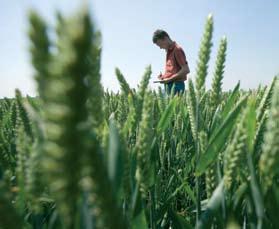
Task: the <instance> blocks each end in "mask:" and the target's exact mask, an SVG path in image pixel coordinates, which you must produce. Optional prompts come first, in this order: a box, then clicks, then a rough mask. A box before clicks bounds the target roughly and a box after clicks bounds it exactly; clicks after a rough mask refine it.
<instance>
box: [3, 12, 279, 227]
mask: <svg viewBox="0 0 279 229" xmlns="http://www.w3.org/2000/svg"><path fill="white" fill-rule="evenodd" d="M56 16H57V17H56V19H57V24H56V26H55V32H56V34H55V35H56V36H54V37H55V40H53V41H51V40H50V39H49V36H48V32H50V33H52V32H53V31H51V28H50V27H48V25H47V24H46V23H45V22H44V20H43V19H42V18H41V17H40V16H39V15H38V14H37V13H36V12H34V11H31V12H30V14H29V21H30V28H29V38H30V52H31V55H32V56H31V59H32V64H33V67H34V74H35V80H36V82H37V88H38V93H39V97H35V98H31V97H29V96H27V97H24V96H22V95H21V93H20V91H19V90H16V96H15V98H13V99H7V98H4V99H2V100H0V228H54V229H56V228H57V229H58V228H121V229H122V228H193V227H197V228H226V227H227V228H232V227H234V226H239V225H241V226H242V227H244V228H255V227H257V228H278V220H277V218H278V217H277V214H276V212H278V210H279V192H278V187H279V186H278V176H279V174H278V154H277V153H278V142H279V139H278V110H279V108H278V101H279V100H278V95H279V89H278V88H279V87H278V80H276V78H275V79H274V80H273V82H272V83H271V85H270V86H266V87H259V88H258V89H257V90H249V91H244V90H241V89H240V84H239V83H238V84H237V85H236V86H235V88H234V89H233V90H232V91H228V92H223V91H222V87H221V85H222V79H223V73H224V66H225V56H226V47H227V41H226V39H225V38H223V39H222V40H221V43H220V46H219V50H218V54H217V60H216V65H215V66H216V67H215V72H214V78H213V82H212V90H211V91H206V89H205V80H206V75H207V68H208V61H209V56H210V51H211V46H212V43H211V39H212V32H213V19H212V16H209V17H208V19H207V22H206V26H205V33H204V36H203V39H202V43H201V48H200V52H199V59H198V63H197V77H196V79H195V87H194V84H193V81H192V80H191V79H189V83H188V90H187V91H186V93H184V94H183V95H181V96H173V95H171V96H167V95H165V94H164V92H163V91H162V89H161V88H159V91H158V92H157V91H150V90H149V89H148V85H149V81H150V77H151V66H148V67H147V68H146V70H145V73H144V75H143V77H142V80H141V82H140V84H139V86H138V87H137V88H136V89H134V88H131V87H130V86H129V85H128V83H127V81H126V79H125V78H124V76H123V75H122V73H121V72H120V70H119V69H116V75H117V78H118V80H119V83H120V87H121V92H116V93H114V92H110V91H108V90H107V91H104V90H103V87H102V85H101V74H100V72H101V69H100V67H101V65H100V60H101V50H102V48H101V33H100V32H99V31H97V30H96V28H95V25H94V23H93V22H92V21H91V18H90V15H89V11H88V9H86V8H84V9H83V10H82V11H80V12H79V13H77V14H76V15H74V16H73V17H69V18H68V17H64V16H63V15H61V14H60V13H58V14H57V15H56ZM262 190H263V191H262Z"/></svg>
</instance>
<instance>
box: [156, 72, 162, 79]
mask: <svg viewBox="0 0 279 229" xmlns="http://www.w3.org/2000/svg"><path fill="white" fill-rule="evenodd" d="M157 78H158V79H159V80H162V79H163V75H162V72H160V74H159V75H158V76H157Z"/></svg>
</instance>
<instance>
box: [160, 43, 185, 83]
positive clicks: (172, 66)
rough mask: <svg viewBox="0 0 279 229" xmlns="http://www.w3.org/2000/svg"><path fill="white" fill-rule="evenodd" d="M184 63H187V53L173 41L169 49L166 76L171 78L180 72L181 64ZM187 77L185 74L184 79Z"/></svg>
mask: <svg viewBox="0 0 279 229" xmlns="http://www.w3.org/2000/svg"><path fill="white" fill-rule="evenodd" d="M184 64H187V60H186V56H185V53H184V51H183V49H182V48H181V47H180V46H179V45H178V44H177V43H176V42H173V44H172V45H171V47H170V48H169V49H168V51H167V55H166V66H165V74H164V78H170V77H171V76H172V75H174V74H175V73H177V72H179V70H180V69H181V66H182V65H184ZM186 79H187V75H185V78H184V80H183V81H185V80H186Z"/></svg>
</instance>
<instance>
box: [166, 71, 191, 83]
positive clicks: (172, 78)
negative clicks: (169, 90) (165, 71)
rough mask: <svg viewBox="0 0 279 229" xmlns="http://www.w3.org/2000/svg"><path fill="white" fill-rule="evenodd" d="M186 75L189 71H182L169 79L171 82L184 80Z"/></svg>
mask: <svg viewBox="0 0 279 229" xmlns="http://www.w3.org/2000/svg"><path fill="white" fill-rule="evenodd" d="M186 74H187V71H185V70H184V69H180V71H179V72H177V73H176V74H174V75H172V76H171V77H170V78H169V79H170V80H171V81H175V80H184V79H185V75H186Z"/></svg>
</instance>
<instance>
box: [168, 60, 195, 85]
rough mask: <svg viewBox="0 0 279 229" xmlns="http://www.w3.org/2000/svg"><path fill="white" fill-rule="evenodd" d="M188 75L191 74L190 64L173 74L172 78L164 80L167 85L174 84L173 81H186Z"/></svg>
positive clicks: (184, 65)
mask: <svg viewBox="0 0 279 229" xmlns="http://www.w3.org/2000/svg"><path fill="white" fill-rule="evenodd" d="M188 73H190V69H189V66H188V64H183V65H182V66H181V69H180V70H179V71H178V72H177V73H175V74H173V75H172V76H171V77H169V78H166V79H164V81H165V83H168V82H172V81H176V80H184V79H185V75H187V74H188Z"/></svg>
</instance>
